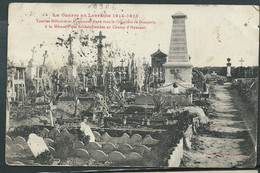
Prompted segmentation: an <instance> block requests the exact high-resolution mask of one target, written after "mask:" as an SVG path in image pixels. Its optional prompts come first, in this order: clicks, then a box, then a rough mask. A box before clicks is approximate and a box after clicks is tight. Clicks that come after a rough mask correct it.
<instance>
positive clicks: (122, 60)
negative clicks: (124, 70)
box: [120, 59, 125, 67]
mask: <svg viewBox="0 0 260 173" xmlns="http://www.w3.org/2000/svg"><path fill="white" fill-rule="evenodd" d="M120 62H121V67H123V66H124V62H125V60H124V59H121V61H120Z"/></svg>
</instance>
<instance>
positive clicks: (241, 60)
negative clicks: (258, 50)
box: [239, 58, 245, 67]
mask: <svg viewBox="0 0 260 173" xmlns="http://www.w3.org/2000/svg"><path fill="white" fill-rule="evenodd" d="M239 62H240V63H241V67H242V65H243V62H245V60H243V58H241V59H240V60H239Z"/></svg>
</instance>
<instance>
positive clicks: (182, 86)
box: [157, 83, 194, 93]
mask: <svg viewBox="0 0 260 173" xmlns="http://www.w3.org/2000/svg"><path fill="white" fill-rule="evenodd" d="M192 87H194V85H193V84H191V83H179V84H178V91H179V93H183V92H185V91H186V90H187V89H189V88H192ZM157 90H158V91H160V92H172V93H174V88H173V86H172V83H165V84H163V86H161V87H160V88H158V89H157Z"/></svg>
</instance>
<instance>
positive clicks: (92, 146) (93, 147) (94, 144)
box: [86, 142, 101, 150]
mask: <svg viewBox="0 0 260 173" xmlns="http://www.w3.org/2000/svg"><path fill="white" fill-rule="evenodd" d="M86 149H91V150H100V149H101V145H100V144H98V143H97V142H89V143H88V145H87V146H86Z"/></svg>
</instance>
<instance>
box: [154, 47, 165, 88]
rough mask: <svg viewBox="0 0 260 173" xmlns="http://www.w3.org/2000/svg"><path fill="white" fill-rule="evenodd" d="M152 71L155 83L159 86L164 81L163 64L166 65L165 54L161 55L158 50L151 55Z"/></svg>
mask: <svg viewBox="0 0 260 173" xmlns="http://www.w3.org/2000/svg"><path fill="white" fill-rule="evenodd" d="M151 57H152V70H153V74H154V76H155V83H157V84H161V82H162V81H164V68H163V64H164V63H166V57H167V54H165V53H163V52H162V51H161V50H160V48H158V50H157V51H156V52H154V53H153V54H152V55H151Z"/></svg>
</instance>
